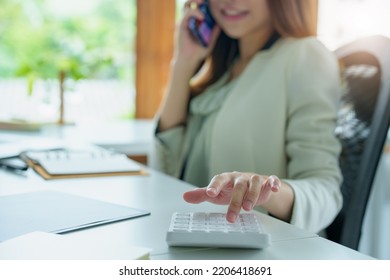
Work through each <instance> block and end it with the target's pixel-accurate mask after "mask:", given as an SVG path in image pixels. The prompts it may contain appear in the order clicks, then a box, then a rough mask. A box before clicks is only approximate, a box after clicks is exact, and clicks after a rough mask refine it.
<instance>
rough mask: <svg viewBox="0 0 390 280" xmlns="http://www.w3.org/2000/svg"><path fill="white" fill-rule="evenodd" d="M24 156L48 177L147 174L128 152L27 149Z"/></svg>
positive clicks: (43, 175) (41, 173)
mask: <svg viewBox="0 0 390 280" xmlns="http://www.w3.org/2000/svg"><path fill="white" fill-rule="evenodd" d="M21 157H22V159H23V160H25V161H26V162H27V164H28V165H29V166H30V167H32V168H33V169H34V170H35V171H36V172H37V173H38V174H39V175H41V176H42V177H43V178H44V179H47V180H49V179H65V178H80V177H96V176H118V175H122V176H123V175H145V174H146V171H145V170H144V169H143V168H142V167H141V165H139V164H138V163H136V162H134V161H133V160H131V159H129V158H128V157H127V156H126V155H124V154H118V153H113V152H110V151H107V150H105V149H93V150H60V151H40V152H24V153H22V154H21Z"/></svg>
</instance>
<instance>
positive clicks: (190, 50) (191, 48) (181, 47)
mask: <svg viewBox="0 0 390 280" xmlns="http://www.w3.org/2000/svg"><path fill="white" fill-rule="evenodd" d="M201 3H203V0H190V1H187V2H186V3H185V5H184V16H183V18H182V20H181V21H180V23H179V25H178V26H177V30H176V38H175V40H176V43H175V44H176V47H175V55H174V59H175V60H176V61H177V60H182V61H183V62H185V63H186V64H190V65H191V64H193V65H194V67H196V66H198V64H199V63H200V62H201V61H202V60H203V59H204V58H205V57H206V56H207V55H208V54H209V53H210V52H211V50H212V49H213V48H214V45H215V42H216V40H217V38H218V35H219V33H220V28H219V27H218V26H217V25H216V26H215V27H214V29H213V32H212V37H211V38H212V39H211V43H210V45H209V46H208V47H207V48H205V47H203V46H202V45H201V44H200V43H198V42H197V41H196V40H195V39H194V38H193V37H192V34H191V32H190V30H189V28H188V22H189V20H190V18H191V17H195V18H197V19H199V20H203V19H204V15H203V13H202V12H201V11H200V10H199V9H198V8H197V6H198V5H199V4H201Z"/></svg>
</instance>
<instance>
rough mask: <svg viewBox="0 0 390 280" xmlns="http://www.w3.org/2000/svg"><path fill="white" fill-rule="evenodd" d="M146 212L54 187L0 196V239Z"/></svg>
mask: <svg viewBox="0 0 390 280" xmlns="http://www.w3.org/2000/svg"><path fill="white" fill-rule="evenodd" d="M149 214H150V212H149V211H145V210H140V209H133V208H130V207H127V206H123V205H117V204H113V203H109V202H105V201H99V200H95V199H91V198H86V197H82V196H76V195H71V194H66V193H61V192H54V191H39V192H30V193H23V194H16V195H6V196H0V225H1V228H0V242H2V241H4V240H7V239H10V238H13V237H16V236H19V235H22V234H26V233H29V232H33V231H45V232H51V233H65V232H70V231H75V230H79V229H84V228H87V227H93V226H98V225H103V224H108V223H112V222H117V221H121V220H126V219H131V218H135V217H140V216H145V215H149Z"/></svg>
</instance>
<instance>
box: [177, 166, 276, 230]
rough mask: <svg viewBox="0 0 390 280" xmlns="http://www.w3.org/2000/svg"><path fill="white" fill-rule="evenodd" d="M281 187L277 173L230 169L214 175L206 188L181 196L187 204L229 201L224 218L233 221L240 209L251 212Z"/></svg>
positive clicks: (224, 202)
mask: <svg viewBox="0 0 390 280" xmlns="http://www.w3.org/2000/svg"><path fill="white" fill-rule="evenodd" d="M281 186H282V183H281V181H280V180H279V178H278V177H276V176H263V175H258V174H254V173H241V172H229V173H222V174H220V175H217V176H214V178H213V179H212V180H211V182H210V184H209V185H208V186H207V187H205V188H199V189H195V190H192V191H188V192H186V193H184V195H183V198H184V200H185V201H187V202H189V203H201V202H204V201H208V202H211V203H214V204H222V205H227V204H229V207H228V211H227V214H226V219H227V220H228V221H229V222H231V223H234V222H235V221H236V219H237V217H238V214H239V213H240V210H241V208H243V209H244V210H246V211H250V210H252V209H253V207H254V206H256V205H264V204H266V203H267V202H268V201H269V200H270V197H271V196H272V193H275V192H279V190H280V188H281Z"/></svg>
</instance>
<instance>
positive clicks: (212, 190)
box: [206, 188, 217, 196]
mask: <svg viewBox="0 0 390 280" xmlns="http://www.w3.org/2000/svg"><path fill="white" fill-rule="evenodd" d="M206 192H207V194H208V195H211V196H216V195H217V190H216V189H214V188H209V189H207V191H206Z"/></svg>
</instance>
